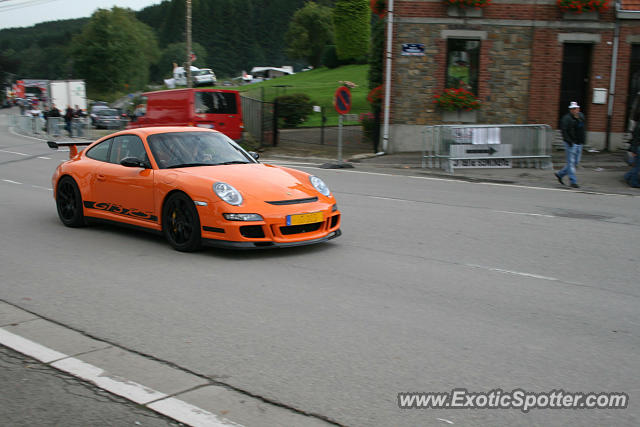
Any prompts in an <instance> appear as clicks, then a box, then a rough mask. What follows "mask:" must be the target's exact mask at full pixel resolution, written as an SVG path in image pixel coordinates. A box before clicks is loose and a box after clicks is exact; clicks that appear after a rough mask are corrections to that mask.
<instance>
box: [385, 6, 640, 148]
mask: <svg viewBox="0 0 640 427" xmlns="http://www.w3.org/2000/svg"><path fill="white" fill-rule="evenodd" d="M392 29H393V31H392V34H393V38H392V41H391V42H392V55H391V58H392V60H391V63H392V71H391V98H390V99H391V105H390V109H389V115H390V122H389V123H390V127H389V141H388V147H387V151H388V152H399V151H418V150H420V149H421V147H422V138H423V137H422V131H423V130H424V126H425V125H434V124H446V123H461V122H462V123H465V122H470V123H478V124H548V125H550V126H551V127H552V128H554V129H557V128H558V123H559V118H560V117H561V115H563V114H564V113H566V112H567V107H568V105H569V102H570V101H577V102H578V103H579V104H580V105H581V106H582V111H583V112H584V113H585V115H586V116H587V123H588V144H589V145H590V146H592V147H595V148H598V149H603V148H605V145H607V144H608V146H609V148H611V149H614V148H616V147H617V146H621V145H622V142H623V141H624V139H625V132H626V131H627V130H628V127H629V121H630V120H631V119H632V118H633V109H634V105H635V104H639V106H638V109H640V102H639V101H638V100H636V96H635V95H636V94H638V93H639V92H640V0H610V1H609V7H608V8H605V9H600V10H598V11H583V12H581V13H577V12H566V11H563V10H562V9H561V8H560V7H559V5H558V0H492V1H491V2H490V4H489V5H487V6H485V7H482V8H468V7H467V8H459V7H454V6H449V5H447V3H446V2H445V1H444V0H400V1H398V0H396V1H394V2H393V27H392ZM448 87H463V88H465V89H467V90H469V91H470V92H472V93H473V94H474V95H475V96H476V97H477V98H478V99H479V100H480V102H481V107H480V108H479V109H478V110H474V111H473V112H463V113H462V114H458V113H457V112H454V113H451V112H445V111H443V110H441V109H440V108H438V106H437V105H436V104H434V99H435V97H436V96H437V95H438V94H440V93H442V92H443V90H444V89H445V88H448Z"/></svg>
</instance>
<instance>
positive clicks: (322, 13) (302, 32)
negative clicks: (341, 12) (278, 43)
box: [285, 2, 333, 68]
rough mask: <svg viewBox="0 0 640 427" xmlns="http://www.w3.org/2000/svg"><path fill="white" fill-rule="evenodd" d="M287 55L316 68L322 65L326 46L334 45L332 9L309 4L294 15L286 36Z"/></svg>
mask: <svg viewBox="0 0 640 427" xmlns="http://www.w3.org/2000/svg"><path fill="white" fill-rule="evenodd" d="M285 40H286V43H287V50H286V53H287V55H288V56H289V57H291V58H294V59H305V60H306V61H307V62H308V63H309V64H310V65H311V66H313V67H314V68H317V67H319V66H320V65H322V54H323V52H324V49H325V46H327V45H331V44H333V22H332V20H331V8H329V7H326V6H320V5H318V4H316V3H313V2H309V3H307V4H306V5H305V6H304V7H303V8H302V9H298V10H297V11H296V13H294V14H293V18H292V19H291V22H290V23H289V30H288V31H287V34H286V36H285Z"/></svg>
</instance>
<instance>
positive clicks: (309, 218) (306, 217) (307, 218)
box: [287, 212, 324, 225]
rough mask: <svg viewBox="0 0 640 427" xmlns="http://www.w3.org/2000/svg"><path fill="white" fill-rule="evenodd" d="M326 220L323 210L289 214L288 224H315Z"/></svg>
mask: <svg viewBox="0 0 640 427" xmlns="http://www.w3.org/2000/svg"><path fill="white" fill-rule="evenodd" d="M322 221H324V216H323V215H322V212H313V213H305V214H296V215H287V225H302V224H313V223H314V222H322Z"/></svg>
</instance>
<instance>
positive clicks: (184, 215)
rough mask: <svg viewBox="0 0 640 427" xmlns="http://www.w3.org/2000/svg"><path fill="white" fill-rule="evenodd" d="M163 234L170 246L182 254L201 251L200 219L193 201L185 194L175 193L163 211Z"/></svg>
mask: <svg viewBox="0 0 640 427" xmlns="http://www.w3.org/2000/svg"><path fill="white" fill-rule="evenodd" d="M162 232H163V233H164V237H165V238H166V239H167V241H168V242H169V244H170V245H171V246H173V248H174V249H176V250H178V251H180V252H193V251H197V250H198V249H200V246H201V245H202V235H201V233H200V217H199V216H198V211H197V210H196V206H195V205H194V203H193V201H192V200H191V199H190V198H189V197H188V196H187V195H186V194H184V193H174V194H172V195H171V196H169V198H168V199H167V201H166V203H165V204H164V207H163V209H162Z"/></svg>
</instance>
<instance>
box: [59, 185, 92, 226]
mask: <svg viewBox="0 0 640 427" xmlns="http://www.w3.org/2000/svg"><path fill="white" fill-rule="evenodd" d="M56 207H57V208H58V217H60V221H62V223H63V224H64V225H66V226H67V227H82V226H84V225H86V222H85V219H84V213H83V211H82V196H81V195H80V190H79V189H78V185H77V184H76V182H75V181H74V180H73V178H71V177H70V176H64V177H62V178H60V181H58V188H57V190H56Z"/></svg>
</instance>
